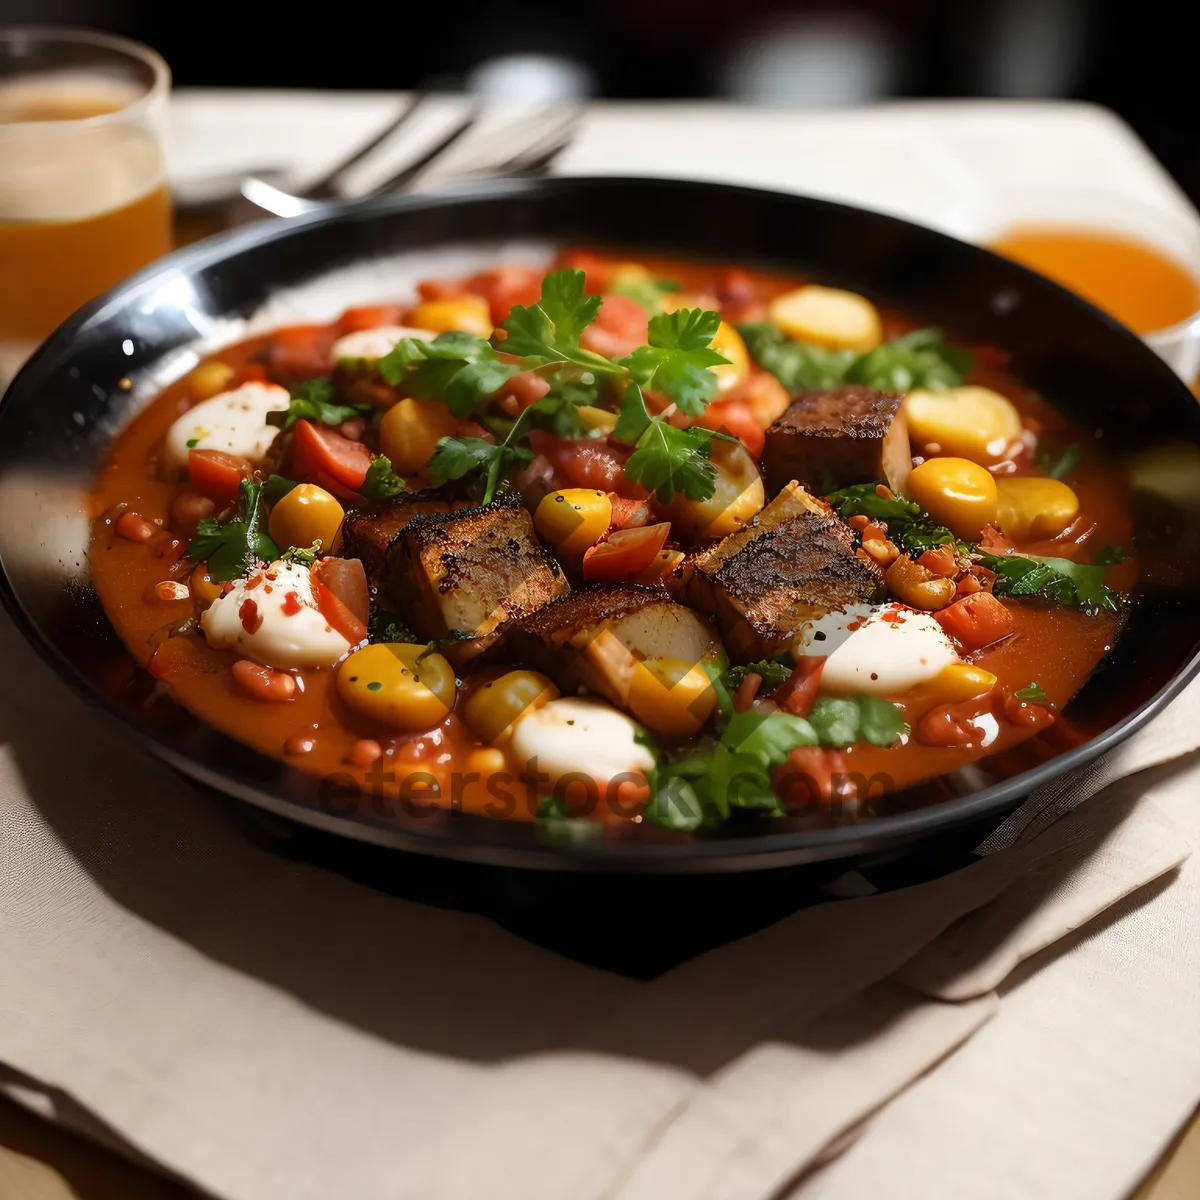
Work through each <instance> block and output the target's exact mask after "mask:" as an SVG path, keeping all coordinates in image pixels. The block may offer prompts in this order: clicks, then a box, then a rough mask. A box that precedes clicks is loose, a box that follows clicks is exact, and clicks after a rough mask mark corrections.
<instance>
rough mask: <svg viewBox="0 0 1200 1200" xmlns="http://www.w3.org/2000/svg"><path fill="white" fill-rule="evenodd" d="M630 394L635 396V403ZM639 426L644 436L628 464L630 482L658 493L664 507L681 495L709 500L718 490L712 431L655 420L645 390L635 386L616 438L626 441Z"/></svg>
mask: <svg viewBox="0 0 1200 1200" xmlns="http://www.w3.org/2000/svg"><path fill="white" fill-rule="evenodd" d="M630 393H635V396H634V398H633V399H632V400H631V398H630ZM639 409H640V411H639ZM639 424H640V425H641V426H642V429H641V432H640V434H639V435H638V437H637V441H636V443H635V445H634V451H633V453H632V454H631V455H630V456H629V460H628V462H626V464H625V476H626V478H627V479H632V480H633V481H634V482H635V483H640V484H641V485H642V486H643V487H645V488H647V489H648V490H649V491H652V492H654V493H655V494H656V495H657V497H658V499H659V500H660V501H661V502H662V503H663V504H669V503H670V502H671V501H672V500H673V499H674V498H675V496H676V495H677V494H682V495H684V496H687V497H688V499H690V500H708V499H709V498H710V497H711V496H712V495H713V493H714V492H715V491H716V490H717V468H716V464H715V463H714V462H713V461H712V440H713V436H714V435H713V433H712V431H711V430H708V429H701V428H700V427H699V426H696V425H693V426H692V427H691V428H690V429H676V428H675V426H674V425H668V424H667V423H666V421H659V420H655V419H654V418H652V417H651V416H650V414H649V413H648V412H647V411H646V403H645V400H644V399H643V398H642V394H641V389H640V388H638V386H637V385H636V384H631V385H630V387H629V390H628V391H627V392H626V393H625V399H624V400H623V401H622V404H621V415H620V416H619V417H618V418H617V427H616V429H615V430H614V431H613V436H614V437H616V438H617V439H618V440H619V441H624V440H625V438H626V435H627V434H628V433H629V432H631V431H632V429H633V428H636V427H637V425H639Z"/></svg>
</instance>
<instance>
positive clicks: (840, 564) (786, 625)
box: [680, 485, 883, 662]
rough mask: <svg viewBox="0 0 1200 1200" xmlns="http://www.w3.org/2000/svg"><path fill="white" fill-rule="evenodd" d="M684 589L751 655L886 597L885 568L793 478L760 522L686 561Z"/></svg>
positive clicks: (773, 651)
mask: <svg viewBox="0 0 1200 1200" xmlns="http://www.w3.org/2000/svg"><path fill="white" fill-rule="evenodd" d="M810 502H811V503H810ZM680 595H681V598H682V599H683V600H684V601H685V602H686V603H687V604H690V605H692V606H694V607H695V608H698V609H700V610H701V611H703V612H709V613H712V614H713V617H714V618H715V620H716V623H717V627H718V628H719V629H720V630H721V635H722V637H723V638H724V640H725V645H726V647H727V648H728V650H729V653H730V656H731V657H732V658H733V660H734V661H735V662H739V661H740V662H752V661H754V660H755V659H759V658H773V657H774V656H775V655H777V654H779V653H781V652H782V651H784V650H788V649H790V648H791V646H792V643H793V642H794V641H795V639H796V637H797V635H798V634H799V633H800V632H801V630H802V628H803V626H804V625H805V624H806V623H807V622H809V621H814V620H816V619H817V618H819V617H822V616H824V615H825V614H826V613H829V612H834V611H838V610H842V609H844V608H846V607H847V606H848V605H851V604H860V603H865V602H873V601H875V600H877V599H880V598H881V597H882V595H883V572H882V571H881V570H880V569H879V567H878V566H876V564H875V563H873V562H872V561H871V560H870V559H868V558H867V557H866V556H865V555H862V554H859V553H858V552H857V551H856V550H855V548H854V530H853V529H851V528H850V526H849V525H847V524H846V523H845V522H844V521H842V520H841V519H840V518H839V517H836V516H834V515H832V514H831V513H829V512H827V511H823V507H822V506H820V505H819V504H818V503H817V502H815V501H812V497H810V496H808V494H807V493H806V492H805V491H804V489H803V488H800V487H795V486H793V485H789V487H788V489H785V491H784V492H783V493H781V495H780V496H778V497H777V498H776V499H775V500H773V501H772V502H771V504H769V505H768V506H767V507H766V508H765V509H763V511H762V513H760V514H759V520H758V522H757V523H756V524H754V525H751V526H750V527H748V528H746V529H743V530H740V531H739V532H737V533H733V534H730V535H729V537H727V538H724V539H723V540H722V541H720V542H718V543H717V544H716V545H715V546H711V547H709V548H708V549H706V550H703V551H701V552H700V553H699V554H697V555H695V556H694V557H693V558H692V559H691V560H690V561H689V562H688V563H686V564H685V566H684V570H683V573H682V583H681V585H680Z"/></svg>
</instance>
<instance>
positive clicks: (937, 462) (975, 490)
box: [905, 458, 998, 542]
mask: <svg viewBox="0 0 1200 1200" xmlns="http://www.w3.org/2000/svg"><path fill="white" fill-rule="evenodd" d="M905 490H906V492H907V495H908V498H909V499H910V500H915V501H916V502H917V503H918V504H919V505H920V506H921V507H922V508H923V509H924V510H925V511H926V512H927V513H929V515H930V516H931V517H933V518H934V520H936V521H940V522H941V523H942V524H943V525H945V526H946V528H947V529H949V530H950V532H951V533H953V534H954V536H955V537H959V538H962V539H963V540H964V541H968V542H974V541H977V540H978V539H979V535H980V533H981V531H982V530H983V527H984V526H985V525H988V524H994V523H995V521H996V511H997V505H998V497H997V491H996V480H995V478H994V477H993V476H992V474H991V472H990V471H986V470H984V468H983V467H981V466H979V464H978V463H973V462H971V461H970V460H969V459H965V458H930V459H926V461H925V462H923V463H921V464H920V465H919V466H916V467H913V469H912V474H911V475H909V477H908V483H907V484H906V488H905Z"/></svg>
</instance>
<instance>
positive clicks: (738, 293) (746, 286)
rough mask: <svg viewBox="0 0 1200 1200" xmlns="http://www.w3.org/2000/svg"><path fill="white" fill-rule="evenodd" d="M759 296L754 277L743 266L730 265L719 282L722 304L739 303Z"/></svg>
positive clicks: (718, 296) (718, 293)
mask: <svg viewBox="0 0 1200 1200" xmlns="http://www.w3.org/2000/svg"><path fill="white" fill-rule="evenodd" d="M757 296H758V284H756V283H755V282H754V277H753V276H752V275H751V274H750V273H749V272H747V271H744V270H742V268H741V267H730V268H729V269H728V270H727V271H726V272H725V274H724V275H722V276H721V278H720V281H719V282H718V283H717V299H718V300H720V301H721V303H722V304H730V303H733V304H738V303H744V302H745V301H747V300H753V299H755V298H757Z"/></svg>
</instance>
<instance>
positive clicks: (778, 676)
mask: <svg viewBox="0 0 1200 1200" xmlns="http://www.w3.org/2000/svg"><path fill="white" fill-rule="evenodd" d="M791 657H792V656H791V655H790V654H789V655H787V656H786V661H785V660H784V659H783V658H766V659H761V660H760V661H758V662H752V663H745V664H744V665H743V666H738V667H730V668H729V669H728V670H727V671H726V672H725V673H724V674H723V675H722V676H721V682H722V684H724V685H725V687H726V689H728V690H729V691H730V692H736V691H737V689H738V688H739V687H740V686H741V683H742V680H743V679H745V678H746V676H747V675H761V676H762V685H761V687H760V688H759V695H762V696H765V695H767V694H768V693H769V692H773V691H774V690H775V689H776V688H777V687H779V686H780V685H781V684H784V683H787V681H788V679H789V678H790V677H791V674H792V667H793V663H792V662H791Z"/></svg>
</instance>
